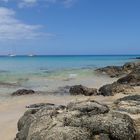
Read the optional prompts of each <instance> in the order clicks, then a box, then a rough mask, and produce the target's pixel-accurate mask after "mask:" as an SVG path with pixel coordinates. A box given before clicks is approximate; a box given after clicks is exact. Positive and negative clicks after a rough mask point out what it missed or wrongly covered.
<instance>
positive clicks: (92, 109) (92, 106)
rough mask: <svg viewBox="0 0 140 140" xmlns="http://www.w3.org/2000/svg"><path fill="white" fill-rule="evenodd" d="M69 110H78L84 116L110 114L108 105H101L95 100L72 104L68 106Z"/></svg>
mask: <svg viewBox="0 0 140 140" xmlns="http://www.w3.org/2000/svg"><path fill="white" fill-rule="evenodd" d="M67 108H68V110H70V111H74V110H78V111H80V112H82V113H83V114H90V115H97V114H104V113H107V112H109V108H108V106H107V105H104V104H100V103H98V102H96V101H94V100H87V101H81V102H72V103H69V104H68V105H67Z"/></svg>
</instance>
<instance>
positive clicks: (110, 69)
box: [96, 66, 124, 77]
mask: <svg viewBox="0 0 140 140" xmlns="http://www.w3.org/2000/svg"><path fill="white" fill-rule="evenodd" d="M96 71H97V72H100V73H104V74H107V75H109V76H110V77H119V76H120V75H123V74H124V72H123V68H122V67H121V66H107V67H104V68H99V69H97V70H96Z"/></svg>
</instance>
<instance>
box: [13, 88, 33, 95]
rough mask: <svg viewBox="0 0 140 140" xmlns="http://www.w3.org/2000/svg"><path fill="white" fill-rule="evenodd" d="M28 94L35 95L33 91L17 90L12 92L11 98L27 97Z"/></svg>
mask: <svg viewBox="0 0 140 140" xmlns="http://www.w3.org/2000/svg"><path fill="white" fill-rule="evenodd" d="M29 94H35V91H33V90H27V89H19V90H17V91H16V92H13V93H12V96H21V95H29Z"/></svg>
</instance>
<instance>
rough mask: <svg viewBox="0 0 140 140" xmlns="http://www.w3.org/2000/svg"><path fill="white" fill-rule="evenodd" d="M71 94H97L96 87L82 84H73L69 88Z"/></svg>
mask: <svg viewBox="0 0 140 140" xmlns="http://www.w3.org/2000/svg"><path fill="white" fill-rule="evenodd" d="M69 92H70V94H71V95H81V94H82V95H85V96H91V95H97V89H96V88H87V87H85V86H82V85H75V86H72V87H71V88H70V90H69Z"/></svg>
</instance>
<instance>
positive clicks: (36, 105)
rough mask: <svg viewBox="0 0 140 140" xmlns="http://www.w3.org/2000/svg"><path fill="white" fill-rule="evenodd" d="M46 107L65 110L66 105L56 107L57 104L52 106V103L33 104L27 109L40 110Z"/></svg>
mask: <svg viewBox="0 0 140 140" xmlns="http://www.w3.org/2000/svg"><path fill="white" fill-rule="evenodd" d="M43 107H45V108H46V109H53V108H56V109H65V108H66V106H64V105H55V104H51V103H38V104H31V105H28V106H26V108H31V109H35V108H36V109H39V108H43Z"/></svg>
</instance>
